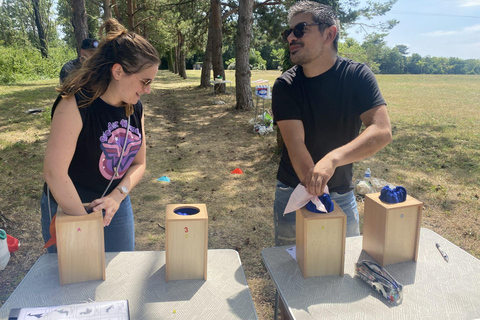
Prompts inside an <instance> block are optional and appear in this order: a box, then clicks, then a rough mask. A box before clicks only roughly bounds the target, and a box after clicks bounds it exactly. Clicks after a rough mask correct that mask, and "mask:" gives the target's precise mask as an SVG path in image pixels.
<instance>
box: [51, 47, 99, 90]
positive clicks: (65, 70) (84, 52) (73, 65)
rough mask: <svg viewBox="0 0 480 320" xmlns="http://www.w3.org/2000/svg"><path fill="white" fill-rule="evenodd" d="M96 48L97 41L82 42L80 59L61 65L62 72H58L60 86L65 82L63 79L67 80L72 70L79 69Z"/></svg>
mask: <svg viewBox="0 0 480 320" xmlns="http://www.w3.org/2000/svg"><path fill="white" fill-rule="evenodd" d="M97 47H98V40H96V39H90V38H87V39H85V40H83V41H82V46H81V48H80V57H78V58H77V59H73V60H70V61H68V62H67V63H65V64H64V65H63V67H62V70H60V84H62V83H63V81H65V78H67V76H68V75H69V74H70V73H71V72H72V71H73V70H75V69H77V68H80V67H81V65H82V63H83V62H84V61H85V60H87V59H88V58H90V57H91V56H93V54H94V53H95V50H96V49H97Z"/></svg>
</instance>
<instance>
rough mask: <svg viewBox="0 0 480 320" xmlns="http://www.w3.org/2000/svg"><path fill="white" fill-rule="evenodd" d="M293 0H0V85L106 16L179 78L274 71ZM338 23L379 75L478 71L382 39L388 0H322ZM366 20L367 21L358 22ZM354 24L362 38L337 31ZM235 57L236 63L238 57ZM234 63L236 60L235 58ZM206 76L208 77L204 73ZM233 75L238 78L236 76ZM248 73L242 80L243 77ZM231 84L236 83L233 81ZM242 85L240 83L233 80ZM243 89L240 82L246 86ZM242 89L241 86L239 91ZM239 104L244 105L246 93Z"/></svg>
mask: <svg viewBox="0 0 480 320" xmlns="http://www.w3.org/2000/svg"><path fill="white" fill-rule="evenodd" d="M293 2H294V0H283V1H282V0H258V1H253V0H242V1H233V0H228V1H222V2H221V1H220V0H155V1H154V0H118V1H116V0H78V1H67V0H3V1H0V30H1V31H0V68H1V70H2V73H1V74H0V83H2V84H8V83H15V82H18V81H24V80H36V79H48V78H54V77H56V76H58V72H59V70H60V68H61V66H62V65H63V64H64V63H65V62H66V61H68V60H70V59H73V58H75V56H76V53H77V52H79V47H80V43H81V41H82V40H83V39H84V38H86V37H97V36H98V31H99V27H100V25H101V23H102V21H103V20H104V19H106V18H108V17H114V18H116V19H117V20H119V21H120V22H122V23H123V24H124V25H125V26H126V27H127V28H129V29H130V30H132V31H135V32H137V33H139V34H141V35H143V36H145V37H146V38H147V39H148V40H149V41H150V42H151V43H152V44H154V45H155V47H156V48H157V49H158V51H159V53H160V54H161V55H162V68H165V69H167V68H168V69H169V70H171V71H173V72H174V73H178V74H180V75H181V76H183V77H184V78H186V73H185V70H186V69H193V68H194V67H198V66H201V65H202V64H204V65H205V66H207V67H204V68H203V70H202V71H204V72H203V75H202V79H201V85H202V86H204V87H206V86H208V80H209V77H210V73H209V71H210V70H211V68H212V67H213V73H214V76H217V75H220V76H222V77H225V73H224V70H225V69H237V70H239V72H238V74H239V75H236V77H238V78H240V77H241V76H240V74H247V75H248V74H249V72H248V71H249V70H278V69H285V68H287V67H288V66H289V63H288V52H287V51H288V50H287V46H286V44H285V43H284V42H283V41H282V40H281V36H280V33H281V31H282V30H284V29H285V28H287V24H286V23H287V19H286V10H287V9H288V7H289V6H290V5H291V4H292V3H293ZM319 2H323V3H326V4H330V5H332V6H333V7H334V8H335V10H336V11H337V12H338V16H339V18H340V20H341V23H342V29H343V32H342V38H341V41H340V46H339V54H340V55H342V56H345V57H348V58H351V59H353V60H356V61H360V62H364V63H366V64H367V65H368V66H369V67H370V68H371V69H372V70H373V71H374V72H375V73H379V74H480V60H479V59H467V60H464V59H459V58H456V57H432V56H421V55H419V54H417V53H409V52H408V51H409V49H408V47H407V46H406V45H404V44H399V45H396V46H394V47H389V46H387V45H386V41H385V37H386V36H387V35H388V32H389V30H391V29H392V28H394V27H395V25H397V24H398V23H399V21H397V20H386V19H385V20H384V21H383V22H381V23H376V24H369V23H368V21H369V20H368V19H373V18H375V17H379V16H380V17H381V16H384V15H385V13H387V12H388V11H389V10H390V9H391V8H392V6H393V4H395V2H396V0H387V1H377V2H370V3H369V4H368V5H365V6H360V5H359V2H358V1H355V0H341V1H340V0H323V1H319ZM360 18H362V21H367V23H360V22H359V21H360ZM351 26H357V27H358V29H362V30H364V32H365V38H364V40H363V42H362V43H360V42H358V41H357V40H355V39H354V38H352V37H349V35H348V34H347V33H346V32H345V30H346V29H348V28H349V27H351ZM240 60H241V61H240ZM237 61H239V63H236V62H237ZM207 77H208V78H207ZM236 80H238V79H236ZM247 80H249V76H244V77H243V78H242V81H243V83H245V84H246V83H247V82H248V81H247ZM237 84H238V83H237ZM237 87H238V90H242V87H241V86H237ZM244 87H247V86H246V85H245V86H244ZM245 94H247V95H248V90H247V89H243V95H245ZM238 98H239V97H237V100H239V105H238V107H239V108H248V107H251V105H252V101H251V98H249V97H246V98H243V99H238Z"/></svg>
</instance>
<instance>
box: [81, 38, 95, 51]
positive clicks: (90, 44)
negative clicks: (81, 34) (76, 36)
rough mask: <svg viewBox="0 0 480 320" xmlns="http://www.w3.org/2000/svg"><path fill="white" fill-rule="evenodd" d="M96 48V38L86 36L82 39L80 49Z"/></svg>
mask: <svg viewBox="0 0 480 320" xmlns="http://www.w3.org/2000/svg"><path fill="white" fill-rule="evenodd" d="M97 48H98V40H97V39H91V38H87V39H85V40H83V41H82V49H83V50H92V49H93V50H95V49H97Z"/></svg>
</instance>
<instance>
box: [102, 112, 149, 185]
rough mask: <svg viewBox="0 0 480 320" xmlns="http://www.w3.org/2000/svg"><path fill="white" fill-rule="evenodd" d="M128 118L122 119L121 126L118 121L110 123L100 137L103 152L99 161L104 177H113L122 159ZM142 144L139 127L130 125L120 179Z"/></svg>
mask: <svg viewBox="0 0 480 320" xmlns="http://www.w3.org/2000/svg"><path fill="white" fill-rule="evenodd" d="M127 125H128V122H127V120H125V119H123V120H121V121H120V126H119V125H118V121H115V122H113V123H111V122H109V123H108V130H107V131H105V132H104V133H103V135H102V136H101V137H100V142H101V144H100V147H101V148H102V151H103V152H102V154H101V156H100V161H99V169H100V172H101V173H102V175H103V177H104V178H105V179H107V180H110V179H112V177H113V174H114V173H115V168H114V167H115V166H116V165H117V164H118V161H119V160H120V155H121V154H122V149H123V144H124V143H125V136H126V132H127ZM141 145H142V135H141V133H140V130H138V128H135V127H132V126H130V129H129V132H128V138H127V146H126V148H125V152H124V154H123V159H122V163H120V165H119V167H118V177H117V178H116V179H119V178H121V177H123V175H124V174H125V172H126V171H127V169H128V168H129V167H130V165H131V164H132V162H133V159H134V158H135V156H136V155H137V153H138V150H140V147H141Z"/></svg>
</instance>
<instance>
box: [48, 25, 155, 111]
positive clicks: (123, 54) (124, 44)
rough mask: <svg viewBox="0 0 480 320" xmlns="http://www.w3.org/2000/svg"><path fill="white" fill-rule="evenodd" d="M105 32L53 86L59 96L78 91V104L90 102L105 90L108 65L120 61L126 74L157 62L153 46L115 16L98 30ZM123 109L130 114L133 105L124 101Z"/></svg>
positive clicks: (71, 94) (109, 78)
mask: <svg viewBox="0 0 480 320" xmlns="http://www.w3.org/2000/svg"><path fill="white" fill-rule="evenodd" d="M103 32H105V36H103V37H102V38H103V39H102V41H101V42H100V44H99V46H98V48H97V50H96V52H95V53H94V55H93V56H92V57H90V58H89V59H87V60H86V61H85V62H84V63H83V65H82V67H81V68H79V69H77V70H75V71H74V72H72V73H71V74H70V75H69V76H68V77H67V79H66V80H65V82H64V83H63V84H62V85H61V86H60V87H58V88H57V89H56V90H57V91H58V92H61V93H62V97H63V98H67V97H71V96H73V95H75V94H76V93H80V94H81V95H82V99H81V103H80V104H79V106H78V107H79V108H82V107H86V106H88V105H90V104H91V103H92V102H93V101H94V100H95V99H97V98H98V97H100V96H101V95H103V94H104V93H105V91H107V88H108V85H109V84H110V81H112V72H111V69H112V66H113V65H114V64H116V63H118V64H120V65H121V66H122V68H123V71H124V72H125V73H126V74H134V73H138V72H141V71H142V70H144V69H147V68H149V67H151V66H153V65H159V64H160V59H159V57H158V53H157V50H155V48H154V47H153V46H152V45H151V44H150V43H149V42H148V41H147V40H145V39H144V38H143V37H142V36H140V35H138V34H136V33H134V32H128V30H127V29H126V28H125V27H124V26H122V25H121V24H120V23H119V22H118V21H117V20H115V19H108V20H107V21H105V23H104V24H103V26H102V27H101V29H100V34H102V33H103ZM124 107H125V113H126V114H127V116H128V115H131V114H133V106H132V105H131V104H128V103H124Z"/></svg>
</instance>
